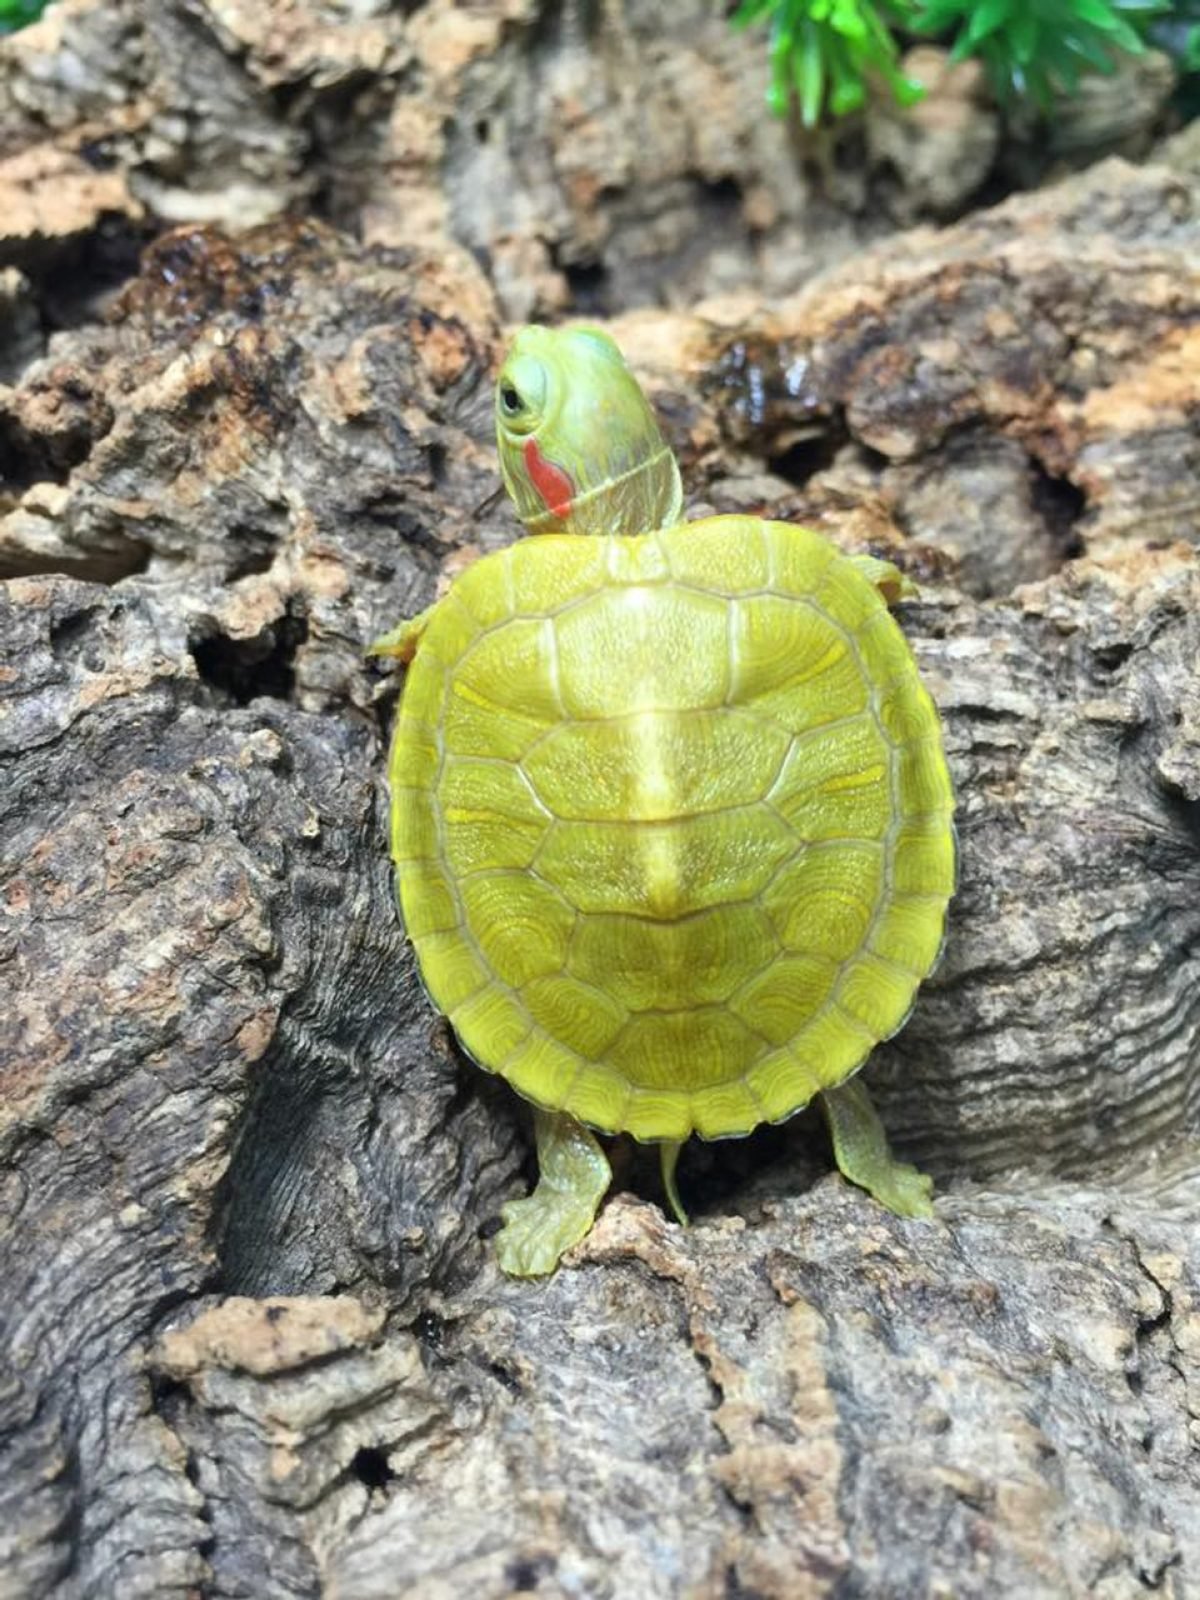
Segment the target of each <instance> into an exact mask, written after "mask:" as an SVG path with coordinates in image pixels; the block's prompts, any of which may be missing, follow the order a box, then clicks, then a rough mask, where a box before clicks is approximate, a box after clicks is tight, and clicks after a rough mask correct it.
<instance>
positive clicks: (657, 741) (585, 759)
mask: <svg viewBox="0 0 1200 1600" xmlns="http://www.w3.org/2000/svg"><path fill="white" fill-rule="evenodd" d="M788 742H789V741H788V736H787V734H786V733H785V732H784V731H783V729H781V728H779V727H778V726H776V725H775V724H773V723H769V722H765V721H764V720H763V719H761V718H758V717H755V716H753V715H751V714H750V713H748V712H744V711H738V710H736V709H733V708H729V707H722V708H720V709H718V710H699V711H639V712H635V713H634V714H633V715H631V716H627V717H614V718H605V719H604V720H603V721H597V722H564V723H562V724H561V725H560V726H559V727H557V728H554V729H552V730H551V731H550V732H549V733H548V734H547V735H546V737H545V738H544V739H542V740H540V741H539V743H538V744H537V746H536V747H535V748H534V749H533V750H531V751H530V753H529V754H528V755H527V756H526V757H525V759H524V761H523V763H522V766H523V768H524V771H525V773H526V775H527V776H528V778H529V779H530V781H531V783H532V784H533V786H534V788H535V789H536V791H537V793H538V796H539V798H540V799H541V801H542V803H543V804H544V805H545V806H546V807H548V808H549V809H550V810H551V811H553V812H554V813H555V814H556V815H557V816H560V817H563V818H568V819H570V818H574V819H577V820H581V821H598V822H612V821H619V820H622V819H627V820H629V821H630V822H659V821H663V820H666V819H668V818H671V817H678V816H680V815H689V816H691V815H698V814H700V813H702V812H706V811H722V810H725V809H726V808H728V807H729V806H740V805H748V804H751V803H752V802H753V801H755V800H759V799H761V798H762V797H763V796H764V795H765V794H766V792H767V790H768V789H769V788H770V787H771V785H772V783H773V782H774V781H775V778H776V776H777V774H778V772H779V769H780V766H781V764H782V761H783V758H784V756H785V754H786V753H787V749H788Z"/></svg>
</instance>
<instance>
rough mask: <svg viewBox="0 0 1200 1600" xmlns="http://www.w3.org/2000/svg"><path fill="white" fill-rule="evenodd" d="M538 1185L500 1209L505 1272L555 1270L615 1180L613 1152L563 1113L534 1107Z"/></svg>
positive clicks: (499, 1254)
mask: <svg viewBox="0 0 1200 1600" xmlns="http://www.w3.org/2000/svg"><path fill="white" fill-rule="evenodd" d="M534 1128H535V1132H536V1134H537V1152H538V1169H539V1174H540V1176H539V1177H538V1182H537V1187H536V1188H535V1189H534V1191H533V1193H532V1194H531V1195H528V1196H527V1197H526V1198H525V1199H524V1200H510V1201H509V1202H508V1204H507V1205H506V1206H505V1207H504V1209H503V1210H502V1211H501V1213H500V1215H501V1216H502V1217H503V1219H504V1226H503V1228H502V1229H501V1230H500V1232H499V1233H498V1234H497V1235H496V1260H497V1261H498V1262H499V1264H500V1270H501V1272H507V1273H508V1274H509V1276H510V1277H514V1278H538V1277H542V1276H544V1275H545V1274H546V1273H548V1272H553V1271H554V1269H555V1267H556V1266H557V1265H558V1263H559V1258H560V1257H561V1256H562V1255H563V1253H564V1251H567V1250H569V1249H570V1248H571V1246H572V1245H574V1244H578V1243H579V1241H580V1240H581V1239H582V1238H584V1236H585V1235H586V1234H587V1232H588V1230H589V1229H590V1228H591V1226H592V1223H593V1222H594V1221H595V1220H596V1212H597V1211H598V1210H599V1208H600V1202H601V1201H602V1200H603V1199H604V1196H605V1194H606V1193H607V1191H608V1186H609V1184H610V1183H611V1182H612V1168H611V1167H610V1166H609V1164H608V1157H607V1156H606V1155H605V1154H604V1151H603V1150H602V1149H601V1148H600V1146H599V1144H598V1143H597V1141H596V1138H595V1136H594V1135H593V1134H590V1133H589V1132H588V1131H587V1129H586V1128H583V1127H581V1126H580V1125H579V1123H578V1122H576V1121H575V1119H574V1118H573V1117H568V1116H566V1115H565V1114H563V1113H561V1112H553V1111H535V1112H534Z"/></svg>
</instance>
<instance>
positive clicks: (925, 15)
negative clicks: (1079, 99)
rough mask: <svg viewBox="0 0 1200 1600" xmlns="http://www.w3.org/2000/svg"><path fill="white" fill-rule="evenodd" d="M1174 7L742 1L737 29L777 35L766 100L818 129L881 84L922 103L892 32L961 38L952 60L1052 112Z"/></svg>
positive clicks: (1033, 1)
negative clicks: (976, 62) (978, 64)
mask: <svg viewBox="0 0 1200 1600" xmlns="http://www.w3.org/2000/svg"><path fill="white" fill-rule="evenodd" d="M1172 9H1173V7H1172V6H1171V4H1170V3H1169V0H880V3H878V4H876V3H873V0H742V4H741V5H739V6H738V9H737V10H736V11H735V12H734V14H733V16H732V18H731V19H730V20H731V22H732V23H733V25H734V26H735V27H745V26H747V25H749V24H750V23H754V22H767V23H769V24H770V29H771V46H770V52H771V87H770V89H769V90H768V93H767V102H768V104H769V105H770V107H771V109H772V111H774V112H775V113H776V114H777V115H780V116H782V115H784V114H785V113H786V111H787V109H788V106H789V105H790V103H791V101H792V98H793V96H794V97H795V99H796V101H797V103H798V105H799V107H800V116H801V120H802V121H803V122H804V125H805V126H806V127H812V126H813V125H814V124H815V123H816V122H817V121H819V120H820V118H821V117H822V116H823V115H824V114H825V113H826V112H828V113H830V114H832V115H833V116H841V115H844V114H845V113H846V112H848V111H855V110H857V109H858V108H859V107H860V106H861V105H862V104H863V102H864V100H865V98H866V91H867V84H868V82H869V80H870V79H871V78H878V79H881V80H882V81H883V82H884V83H885V84H887V85H888V87H890V88H891V90H892V92H893V94H894V95H895V96H896V98H897V99H898V100H899V101H900V102H901V103H902V104H906V105H908V104H912V103H913V101H915V100H919V99H920V97H921V92H922V91H921V90H920V88H919V87H918V86H917V85H915V84H913V83H910V82H909V81H908V79H906V78H905V77H904V76H903V74H902V73H901V71H900V69H899V65H898V61H899V53H900V52H899V46H898V44H897V42H896V38H895V35H894V33H893V31H892V30H893V28H898V29H900V30H902V31H903V32H904V33H907V34H913V35H918V36H922V37H927V38H928V37H939V38H952V39H953V56H954V59H955V60H962V59H963V58H964V57H965V56H969V55H974V56H978V57H979V58H980V59H981V60H982V61H983V63H984V65H985V67H986V68H987V71H988V75H989V77H990V78H991V81H992V84H993V86H994V88H995V90H996V92H997V94H998V95H1001V96H1003V97H1011V96H1013V95H1024V96H1028V97H1029V98H1031V99H1032V100H1034V101H1035V102H1037V103H1038V104H1040V105H1047V104H1049V102H1050V101H1051V99H1052V98H1053V95H1054V94H1055V92H1056V91H1065V92H1066V93H1068V94H1069V93H1072V92H1073V91H1074V90H1075V88H1076V87H1077V85H1078V82H1079V78H1080V76H1081V75H1082V74H1083V73H1085V72H1112V71H1114V70H1115V68H1116V65H1117V62H1118V60H1119V58H1120V55H1121V54H1122V52H1125V53H1127V54H1132V55H1136V54H1138V53H1139V52H1141V51H1142V50H1143V49H1144V48H1145V44H1144V41H1143V38H1142V32H1143V31H1144V30H1145V29H1146V28H1147V27H1148V26H1149V24H1150V23H1151V22H1152V20H1153V19H1154V18H1155V17H1158V16H1161V15H1162V14H1163V13H1164V12H1170V11H1171V10H1172Z"/></svg>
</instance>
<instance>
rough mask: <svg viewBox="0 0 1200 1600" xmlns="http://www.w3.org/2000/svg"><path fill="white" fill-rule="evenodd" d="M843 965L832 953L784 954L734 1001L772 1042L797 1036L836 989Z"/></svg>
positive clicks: (741, 1013) (738, 1010)
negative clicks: (831, 956)
mask: <svg viewBox="0 0 1200 1600" xmlns="http://www.w3.org/2000/svg"><path fill="white" fill-rule="evenodd" d="M840 971H841V968H840V967H839V966H838V964H837V962H836V961H832V960H830V959H829V957H828V956H819V955H795V956H781V957H779V958H778V959H777V960H775V961H773V962H772V963H771V965H770V966H769V967H767V969H766V970H765V971H763V972H760V973H759V974H758V976H757V977H755V978H753V979H752V980H751V981H750V982H749V983H746V984H744V985H743V986H742V988H740V989H739V990H738V992H737V994H735V995H734V997H733V999H732V1000H731V1001H730V1006H731V1008H732V1010H733V1011H734V1012H736V1014H737V1015H738V1016H739V1017H742V1018H743V1019H744V1020H745V1021H747V1022H750V1023H752V1024H753V1025H754V1027H755V1028H757V1029H758V1031H759V1033H761V1034H762V1035H763V1036H764V1038H766V1039H767V1040H768V1041H769V1042H770V1043H771V1044H772V1045H782V1044H786V1043H787V1042H788V1040H789V1039H794V1038H795V1037H796V1034H797V1033H798V1032H799V1030H800V1029H801V1028H802V1027H803V1026H804V1024H805V1023H806V1022H807V1021H808V1019H809V1018H810V1017H811V1016H813V1015H814V1013H815V1012H817V1011H818V1010H819V1009H820V1008H821V1006H823V1005H824V1004H825V1002H826V1000H827V999H828V998H829V996H830V995H831V994H832V993H833V987H834V984H835V983H836V982H837V980H838V974H839V972H840Z"/></svg>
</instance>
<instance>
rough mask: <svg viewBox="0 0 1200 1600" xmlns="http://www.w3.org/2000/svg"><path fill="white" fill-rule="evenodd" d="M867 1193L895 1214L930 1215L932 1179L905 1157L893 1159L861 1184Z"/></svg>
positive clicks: (909, 1215)
mask: <svg viewBox="0 0 1200 1600" xmlns="http://www.w3.org/2000/svg"><path fill="white" fill-rule="evenodd" d="M864 1187H865V1188H866V1190H867V1193H868V1194H870V1195H871V1196H872V1198H873V1199H875V1200H878V1201H879V1204H880V1205H881V1206H884V1207H886V1209H887V1210H888V1211H892V1212H894V1213H895V1214H896V1216H898V1217H931V1216H932V1215H933V1179H932V1178H931V1177H930V1176H929V1174H928V1173H926V1172H922V1171H920V1169H919V1168H917V1167H913V1166H910V1165H909V1164H908V1162H907V1161H893V1162H892V1163H891V1164H890V1165H889V1166H887V1167H884V1168H881V1169H879V1170H878V1171H877V1172H876V1173H874V1174H873V1177H872V1182H871V1183H869V1184H866V1185H864Z"/></svg>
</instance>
